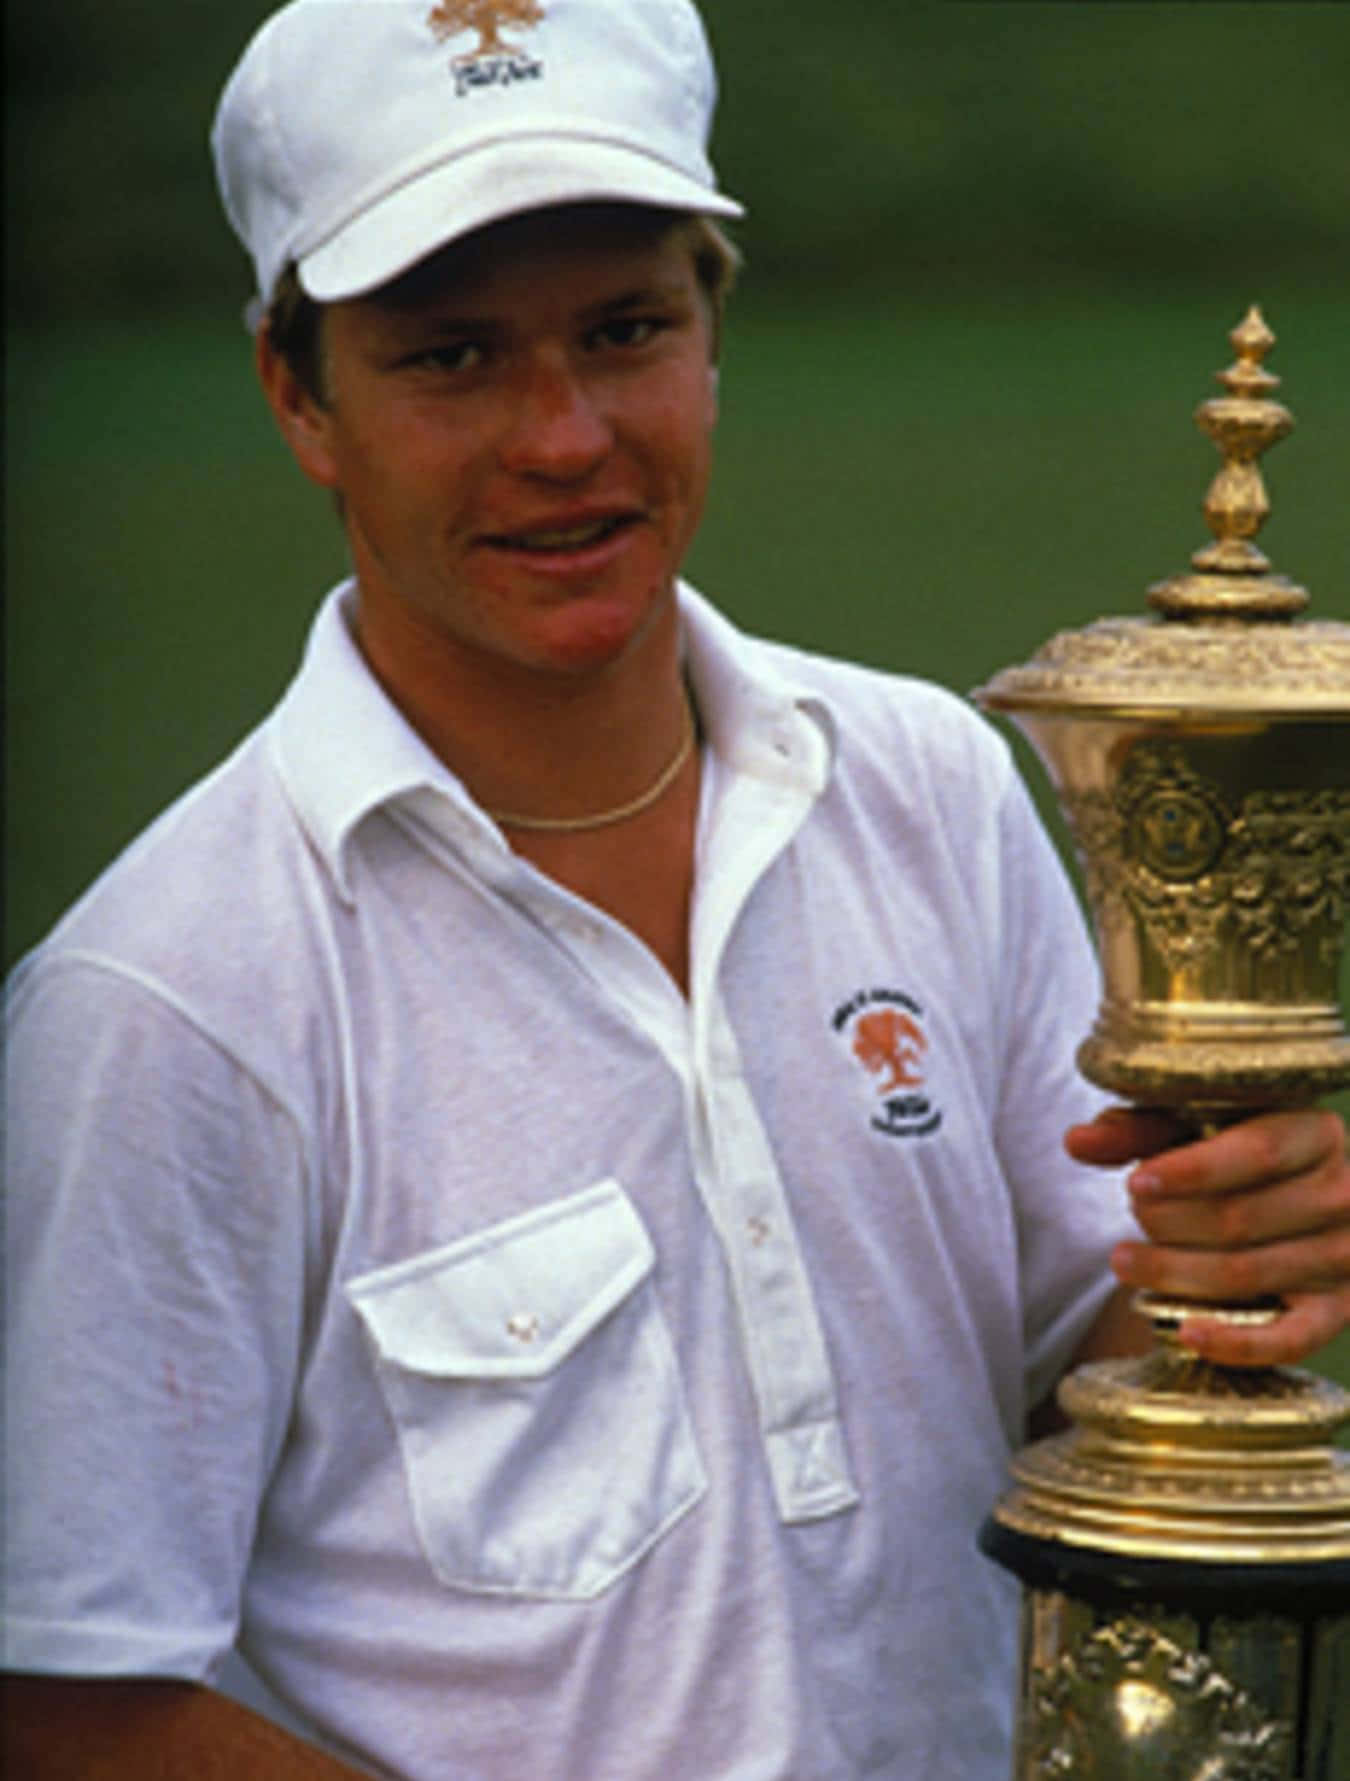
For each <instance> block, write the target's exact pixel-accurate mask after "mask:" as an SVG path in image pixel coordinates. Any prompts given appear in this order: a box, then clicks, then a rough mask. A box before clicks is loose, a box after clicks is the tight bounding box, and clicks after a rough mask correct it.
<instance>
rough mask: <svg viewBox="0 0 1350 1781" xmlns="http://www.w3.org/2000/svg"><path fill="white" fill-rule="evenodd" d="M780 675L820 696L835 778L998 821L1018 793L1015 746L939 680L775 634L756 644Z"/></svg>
mask: <svg viewBox="0 0 1350 1781" xmlns="http://www.w3.org/2000/svg"><path fill="white" fill-rule="evenodd" d="M759 648H761V649H762V650H763V652H764V659H765V660H766V662H768V663H770V664H771V665H772V667H773V669H774V671H775V672H776V673H778V674H779V675H780V676H781V677H782V678H783V679H784V680H785V681H787V682H789V683H790V684H792V685H794V686H797V687H799V688H800V689H802V693H803V694H804V695H805V696H806V697H808V698H812V699H814V700H817V701H819V704H820V707H821V709H822V710H823V712H824V713H825V716H826V722H827V723H828V725H829V727H830V728H831V730H832V732H833V742H834V753H835V775H836V780H837V782H838V783H839V784H840V785H841V786H843V787H845V788H849V789H851V790H853V791H854V792H856V793H857V794H858V795H861V796H864V797H868V798H877V799H881V800H884V801H885V802H888V803H891V804H894V803H896V802H899V803H900V804H914V805H917V806H920V807H922V808H924V809H926V810H927V811H928V813H929V814H930V815H936V816H938V817H942V816H944V815H946V816H949V817H950V818H951V819H952V820H957V819H958V818H959V820H960V821H961V823H962V824H963V826H964V825H974V824H976V823H978V821H979V820H980V819H981V817H984V818H987V819H988V820H993V821H997V820H1000V817H1001V813H1003V812H1004V809H1005V806H1006V805H1007V803H1008V801H1009V799H1010V798H1011V799H1012V800H1013V801H1017V800H1018V799H1019V798H1020V795H1021V793H1020V780H1019V777H1018V774H1017V771H1016V767H1015V764H1014V762H1013V757H1012V753H1011V750H1010V749H1009V747H1008V744H1007V742H1006V741H1005V740H1004V738H1003V737H1002V736H1001V735H1000V734H999V733H998V731H997V730H996V729H995V728H994V727H993V725H992V724H991V723H990V722H989V721H988V720H987V719H986V718H985V717H984V716H983V715H982V714H981V713H980V712H978V711H977V710H976V709H975V708H974V707H973V706H972V705H971V704H970V703H969V701H968V700H966V699H964V698H962V697H961V696H960V695H959V694H957V693H954V692H952V691H950V690H949V689H948V688H947V687H943V686H939V685H937V684H936V683H935V682H932V681H928V680H923V679H919V678H918V677H916V676H913V675H907V674H901V673H895V672H892V671H888V670H885V669H881V668H875V667H868V666H865V665H862V664H859V663H854V662H846V661H840V660H838V659H836V658H833V657H830V656H826V655H821V654H817V653H814V652H811V651H806V650H801V649H796V648H793V647H791V646H788V645H783V644H777V643H763V644H760V645H759Z"/></svg>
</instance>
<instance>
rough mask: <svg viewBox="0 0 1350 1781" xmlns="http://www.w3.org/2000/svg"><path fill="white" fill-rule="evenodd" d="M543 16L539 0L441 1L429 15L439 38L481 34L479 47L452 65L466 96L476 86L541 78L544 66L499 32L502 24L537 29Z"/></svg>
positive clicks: (459, 91)
mask: <svg viewBox="0 0 1350 1781" xmlns="http://www.w3.org/2000/svg"><path fill="white" fill-rule="evenodd" d="M543 16H544V9H543V7H542V6H540V5H539V4H538V0H438V3H437V5H436V6H434V7H433V8H432V10H431V11H430V12H429V13H428V14H427V23H428V24H429V25H430V26H431V28H432V30H433V31H434V32H435V33H436V35H437V37H440V38H446V37H458V36H459V35H460V34H461V33H462V32H464V31H477V33H478V44H477V47H476V48H474V49H471V50H469V51H467V52H466V53H465V54H464V55H461V56H456V57H455V59H454V61H453V62H451V64H450V71H451V73H452V74H453V75H454V77H455V97H456V98H457V99H462V98H463V97H464V95H465V94H466V93H471V92H473V91H474V90H475V88H477V87H509V86H510V85H511V84H512V83H513V82H515V81H518V80H538V78H539V76H540V75H541V74H542V73H543V72H544V64H543V63H542V62H540V61H537V60H536V59H535V57H534V56H532V55H530V54H529V52H528V51H527V50H523V49H520V48H518V47H517V46H516V45H515V44H513V43H506V42H504V41H503V39H502V38H501V36H500V35H499V32H500V29H501V27H502V26H503V25H514V26H519V27H520V28H521V29H522V30H524V29H530V28H533V27H534V26H535V25H537V24H539V22H540V21H541V20H542V18H543Z"/></svg>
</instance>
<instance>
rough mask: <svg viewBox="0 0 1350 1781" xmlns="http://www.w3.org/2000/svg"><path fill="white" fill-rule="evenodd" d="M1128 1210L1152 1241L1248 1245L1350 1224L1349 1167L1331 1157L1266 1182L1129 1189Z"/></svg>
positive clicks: (1178, 1244)
mask: <svg viewBox="0 0 1350 1781" xmlns="http://www.w3.org/2000/svg"><path fill="white" fill-rule="evenodd" d="M1130 1203H1131V1210H1132V1211H1133V1213H1134V1216H1135V1219H1136V1221H1137V1222H1138V1224H1139V1226H1140V1228H1141V1229H1142V1230H1143V1232H1144V1234H1145V1235H1146V1236H1148V1237H1149V1238H1151V1239H1152V1241H1153V1242H1155V1243H1161V1244H1170V1245H1174V1246H1176V1247H1179V1248H1190V1249H1248V1248H1251V1247H1253V1246H1255V1245H1258V1244H1262V1243H1271V1242H1278V1241H1280V1240H1282V1239H1285V1238H1297V1237H1302V1236H1311V1235H1315V1234H1320V1233H1322V1232H1331V1231H1334V1230H1335V1229H1336V1228H1337V1226H1339V1225H1343V1224H1350V1167H1347V1166H1346V1165H1345V1164H1344V1163H1343V1162H1342V1161H1341V1160H1340V1159H1339V1158H1336V1157H1332V1158H1329V1159H1328V1160H1326V1161H1325V1162H1323V1163H1322V1164H1321V1166H1320V1167H1318V1168H1316V1169H1314V1170H1311V1171H1308V1172H1305V1173H1304V1174H1301V1175H1293V1176H1290V1177H1289V1178H1288V1179H1287V1180H1284V1181H1277V1182H1273V1183H1271V1184H1270V1185H1268V1186H1261V1187H1257V1188H1250V1189H1246V1190H1237V1189H1234V1190H1233V1191H1231V1192H1228V1193H1210V1194H1190V1195H1187V1196H1185V1197H1184V1198H1182V1197H1179V1196H1170V1197H1169V1196H1168V1195H1167V1194H1161V1195H1160V1194H1157V1193H1149V1192H1147V1191H1140V1192H1134V1193H1132V1194H1131V1199H1130Z"/></svg>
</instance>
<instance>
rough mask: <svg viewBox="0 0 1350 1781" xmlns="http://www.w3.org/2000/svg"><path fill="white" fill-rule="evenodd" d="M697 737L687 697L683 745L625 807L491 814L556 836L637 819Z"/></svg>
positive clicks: (673, 777)
mask: <svg viewBox="0 0 1350 1781" xmlns="http://www.w3.org/2000/svg"><path fill="white" fill-rule="evenodd" d="M695 735H696V731H695V728H694V713H693V710H692V709H691V707H690V703H689V700H688V698H686V699H685V701H684V733H683V735H682V736H681V737H680V746H679V747H678V748H677V749H676V750H675V753H674V755H673V756H672V758H671V759H670V760H669V761H667V763H666V765H665V766H664V767H662V769H661V771H660V773H659V774H658V775H657V776H656V778H655V779H654V780H653V781H652V783H651V784H650V785H649V786H648V787H647V789H646V791H645V792H639V793H638V795H637V797H636V798H630V799H629V800H628V802H627V803H626V804H616V805H615V806H614V808H613V809H612V810H598V811H596V813H595V814H594V815H593V816H523V815H521V814H520V813H519V812H517V811H514V810H489V811H488V815H489V816H490V817H491V818H492V820H493V822H495V823H500V824H501V825H502V827H503V828H508V829H542V830H546V831H549V832H551V833H553V834H566V833H568V832H569V831H575V830H579V829H602V828H604V827H605V826H606V824H608V823H612V822H622V821H623V819H624V818H625V817H626V816H636V815H637V813H638V811H639V810H646V809H647V808H648V807H649V806H650V805H652V804H654V803H655V802H656V800H657V799H658V798H659V797H660V796H661V794H662V793H663V792H665V791H668V790H669V788H670V787H671V786H672V785H673V784H674V783H675V780H676V779H677V778H678V777H679V773H680V770H681V768H682V767H683V766H684V764H685V762H686V761H687V760H688V759H689V756H690V754H691V753H692V752H693V747H694V737H695Z"/></svg>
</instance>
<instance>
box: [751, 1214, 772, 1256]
mask: <svg viewBox="0 0 1350 1781" xmlns="http://www.w3.org/2000/svg"><path fill="white" fill-rule="evenodd" d="M745 1228H746V1230H748V1231H749V1233H750V1241H751V1242H752V1243H753V1244H754V1246H755V1248H756V1249H758V1248H760V1247H761V1246H762V1245H763V1244H765V1243H767V1242H768V1240H769V1238H770V1236H771V1235H772V1233H773V1226H772V1225H771V1224H770V1223H769V1221H768V1219H767V1218H764V1217H762V1216H761V1215H760V1214H759V1213H758V1212H757V1213H756V1214H755V1216H754V1217H753V1218H747V1219H746V1221H745Z"/></svg>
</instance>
